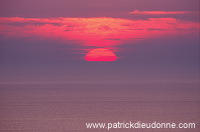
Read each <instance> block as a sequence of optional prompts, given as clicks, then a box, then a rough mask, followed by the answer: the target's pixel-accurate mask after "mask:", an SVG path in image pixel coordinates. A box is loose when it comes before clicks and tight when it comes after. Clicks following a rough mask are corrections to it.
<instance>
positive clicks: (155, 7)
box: [0, 0, 200, 83]
mask: <svg viewBox="0 0 200 132" xmlns="http://www.w3.org/2000/svg"><path fill="white" fill-rule="evenodd" d="M199 14H200V11H199V0H148V1H147V0H73V1H71V0H15V1H13V0H1V2H0V44H1V46H0V64H1V65H0V75H1V77H0V83H149V82H156V83H186V82H188V83H198V81H199V30H200V26H199ZM95 49H101V50H96V51H98V53H96V52H95V53H94V52H92V53H93V54H96V55H97V54H98V56H100V57H102V54H103V55H104V57H110V56H108V54H109V55H112V56H111V57H113V54H114V55H116V57H115V58H114V59H112V60H113V61H87V60H88V59H87V58H86V56H88V55H90V57H91V55H93V54H91V51H94V50H95ZM102 49H103V50H102ZM103 51H104V52H103ZM105 51H107V52H106V53H105ZM102 52H103V53H102ZM89 53H90V54H89ZM105 54H106V55H105ZM92 57H93V56H92ZM114 60H115V61H114Z"/></svg>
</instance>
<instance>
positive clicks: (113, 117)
mask: <svg viewBox="0 0 200 132" xmlns="http://www.w3.org/2000/svg"><path fill="white" fill-rule="evenodd" d="M199 101H200V99H199V89H198V87H197V85H192V84H184V85H180V84H150V85H148V84H145V85H144V84H143V85H141V84H131V85H128V84H126V85H109V84H107V85H103V84H101V85H97V84H96V85H95V84H91V85H88V84H82V85H81V84H65V85H61V84H59V85H58V84H57V85H56V84H54V85H44V84H40V85H39V84H26V85H25V84H24V85H22V84H17V85H14V84H12V85H11V84H4V85H1V88H0V131H1V132H51V131H52V132H82V131H85V132H88V131H93V132H102V131H108V130H107V129H87V128H86V126H85V123H87V122H105V123H108V122H112V123H114V122H118V121H119V122H123V121H125V122H130V121H132V122H137V121H141V122H145V123H149V122H154V121H157V122H165V123H166V122H169V123H172V122H175V123H185V122H186V123H188V122H194V123H196V128H195V129H134V130H133V129H111V130H110V131H114V132H124V131H136V132H137V131H139V132H143V131H144V132H151V131H158V132H162V131H163V132H168V131H170V132H198V131H200V128H199V123H200V118H199V112H200V109H199V108H200V105H199Z"/></svg>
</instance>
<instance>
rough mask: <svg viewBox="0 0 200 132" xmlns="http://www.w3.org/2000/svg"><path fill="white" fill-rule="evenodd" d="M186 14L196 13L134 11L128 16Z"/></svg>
mask: <svg viewBox="0 0 200 132" xmlns="http://www.w3.org/2000/svg"><path fill="white" fill-rule="evenodd" d="M188 13H198V12H191V11H139V10H135V11H133V12H130V13H129V14H144V15H171V14H188Z"/></svg>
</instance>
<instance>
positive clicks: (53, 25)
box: [0, 17, 199, 47]
mask: <svg viewBox="0 0 200 132" xmlns="http://www.w3.org/2000/svg"><path fill="white" fill-rule="evenodd" d="M0 31H1V32H0V35H1V36H4V37H18V38H30V37H35V38H40V39H41V38H42V39H56V40H58V41H67V40H74V41H77V43H78V44H82V45H85V46H97V47H113V46H116V45H120V44H124V41H133V42H134V41H138V38H139V40H143V39H147V38H158V37H162V36H166V35H172V36H173V35H182V34H188V33H193V32H198V31H199V23H195V22H188V21H181V20H178V19H175V18H150V19H148V20H128V19H119V18H63V17H61V18H20V17H13V18H0Z"/></svg>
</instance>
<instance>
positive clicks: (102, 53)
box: [85, 48, 117, 61]
mask: <svg viewBox="0 0 200 132" xmlns="http://www.w3.org/2000/svg"><path fill="white" fill-rule="evenodd" d="M85 60H86V61H115V60H117V56H116V55H115V54H114V53H113V52H112V51H111V50H109V49H104V48H98V49H93V50H91V51H89V52H88V53H87V54H86V56H85Z"/></svg>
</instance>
